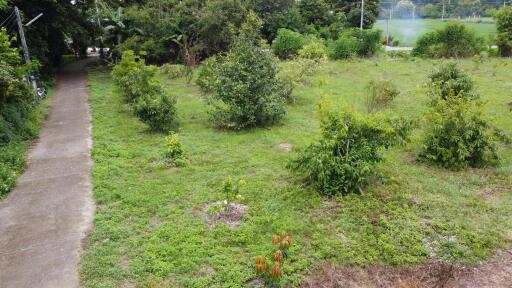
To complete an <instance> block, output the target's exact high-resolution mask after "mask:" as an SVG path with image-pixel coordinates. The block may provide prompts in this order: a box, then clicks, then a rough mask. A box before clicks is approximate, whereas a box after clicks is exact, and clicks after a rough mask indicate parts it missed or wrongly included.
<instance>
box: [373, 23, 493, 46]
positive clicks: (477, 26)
mask: <svg viewBox="0 0 512 288" xmlns="http://www.w3.org/2000/svg"><path fill="white" fill-rule="evenodd" d="M446 23H447V22H446V21H442V20H440V19H417V20H411V19H393V20H392V21H391V22H389V33H390V34H391V35H393V36H396V37H398V39H399V40H400V46H414V44H415V43H416V40H417V39H418V38H419V37H420V36H421V35H423V34H424V33H426V32H429V31H432V30H435V29H439V28H442V27H443V26H444V25H445V24H446ZM464 24H466V25H467V26H468V27H471V28H473V29H474V30H475V31H476V34H477V35H480V36H482V37H484V38H485V39H489V37H492V36H494V34H496V25H495V24H490V23H476V22H468V21H464ZM375 27H376V28H379V29H381V30H382V31H383V33H384V34H386V28H387V26H386V20H378V21H377V23H376V24H375Z"/></svg>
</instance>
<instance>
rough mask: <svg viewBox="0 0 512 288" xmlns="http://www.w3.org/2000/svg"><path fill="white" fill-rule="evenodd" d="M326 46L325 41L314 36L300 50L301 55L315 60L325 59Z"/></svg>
mask: <svg viewBox="0 0 512 288" xmlns="http://www.w3.org/2000/svg"><path fill="white" fill-rule="evenodd" d="M325 56H326V48H325V44H324V42H323V41H321V40H318V39H316V38H313V39H311V40H309V42H308V43H307V44H306V45H304V47H302V49H300V51H299V57H300V58H303V59H310V60H315V61H321V60H324V59H325Z"/></svg>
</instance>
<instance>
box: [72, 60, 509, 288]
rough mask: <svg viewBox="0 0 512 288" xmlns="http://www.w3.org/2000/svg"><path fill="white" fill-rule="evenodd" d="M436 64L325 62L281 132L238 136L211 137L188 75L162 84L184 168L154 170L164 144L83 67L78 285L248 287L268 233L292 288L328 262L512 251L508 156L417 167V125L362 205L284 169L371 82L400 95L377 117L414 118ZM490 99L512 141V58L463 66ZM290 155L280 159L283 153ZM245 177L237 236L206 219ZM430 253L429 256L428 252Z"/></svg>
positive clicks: (267, 247) (359, 101) (391, 154)
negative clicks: (90, 197)
mask: <svg viewBox="0 0 512 288" xmlns="http://www.w3.org/2000/svg"><path fill="white" fill-rule="evenodd" d="M437 64H439V62H438V61H430V60H416V61H406V60H389V59H385V58H379V59H369V60H357V61H354V62H327V63H325V64H323V65H322V67H321V69H320V71H319V73H318V74H317V76H316V77H315V78H314V79H313V81H312V84H311V86H309V87H304V88H301V89H298V90H297V91H296V92H295V96H296V97H297V102H296V103H295V104H293V105H290V106H289V107H288V114H287V116H286V118H285V119H284V121H283V122H282V124H280V125H277V126H274V127H271V128H268V129H254V130H251V131H246V132H238V133H235V132H226V131H218V130H216V129H214V128H212V127H211V125H210V122H209V120H208V116H207V108H208V107H207V105H206V103H205V99H204V97H203V96H201V93H200V92H199V90H198V89H197V88H196V87H195V86H194V85H187V84H186V83H185V82H184V80H183V79H178V80H173V81H169V80H165V79H164V78H163V77H162V79H164V81H165V85H166V87H167V88H168V89H169V90H170V91H172V93H174V94H175V95H176V96H177V98H178V111H179V117H180V121H181V126H180V131H179V133H180V138H181V140H182V143H183V145H184V149H185V150H186V152H187V154H188V159H189V162H190V163H189V164H188V166H186V167H184V168H179V169H168V168H165V167H163V166H162V165H160V164H159V161H160V160H161V159H162V155H163V153H164V149H165V148H164V137H165V135H162V134H156V133H151V132H149V131H148V130H147V128H146V126H145V125H143V124H142V123H141V122H139V121H138V120H137V118H136V117H134V116H133V115H132V113H131V112H130V109H129V107H128V105H127V104H124V103H123V102H122V98H121V96H120V94H119V93H118V92H116V90H115V89H114V85H113V82H112V79H111V77H110V75H109V73H108V71H105V70H104V69H99V68H91V69H90V70H89V81H90V98H91V99H90V101H91V105H92V113H93V141H94V147H93V158H94V163H95V164H94V168H93V182H94V197H95V199H96V203H97V210H96V217H95V222H94V223H95V227H94V229H93V231H92V232H91V233H90V236H89V238H88V240H87V241H86V245H85V248H84V249H85V251H84V254H83V257H82V262H81V283H82V285H83V286H84V287H133V286H137V287H160V286H159V285H163V284H170V286H172V287H243V286H250V285H251V283H252V282H251V281H253V280H254V279H255V277H256V275H255V271H254V258H255V257H256V256H257V255H260V254H263V255H269V253H270V252H271V251H272V245H271V241H270V238H271V236H272V234H274V233H277V232H280V231H287V232H288V233H290V234H291V235H292V238H293V245H292V247H291V250H290V258H289V260H288V261H287V262H286V264H285V267H284V274H285V276H284V279H283V280H284V282H285V283H286V284H287V285H288V287H297V286H298V285H299V284H300V283H301V281H302V279H303V278H304V277H305V275H307V274H308V273H312V272H315V271H316V269H317V268H318V267H319V266H321V265H322V264H323V263H325V262H332V263H334V264H336V265H346V264H355V265H364V264H370V263H377V264H382V265H410V264H416V263H423V262H426V261H428V260H429V259H431V258H434V257H435V258H443V259H446V260H449V261H460V262H475V261H478V260H481V259H485V258H486V257H488V256H490V255H492V254H493V253H494V252H495V250H496V249H499V248H504V247H510V246H511V244H512V213H511V211H512V193H510V192H511V187H512V176H511V175H512V147H506V146H500V149H499V152H500V155H501V156H502V157H503V161H502V165H501V166H500V167H499V168H487V169H480V170H477V169H468V170H465V171H460V172H453V171H447V170H443V169H437V168H433V167H430V166H427V165H425V164H421V163H418V162H417V161H416V155H417V154H418V151H419V149H420V145H421V136H422V129H418V130H417V131H415V133H414V135H413V140H412V143H410V144H409V145H408V146H406V147H400V148H394V149H392V150H390V151H388V152H387V153H386V154H385V155H386V156H385V158H386V161H385V162H384V163H382V164H381V165H380V169H381V171H382V174H383V175H384V179H385V181H381V182H382V183H381V182H378V183H373V184H372V185H370V186H369V187H368V188H367V189H366V190H365V191H364V193H363V194H362V195H357V194H354V195H349V196H346V197H343V198H339V199H327V198H324V197H322V196H320V195H318V193H316V192H315V191H312V190H311V189H309V188H308V187H305V186H304V185H303V184H302V182H301V181H300V176H299V175H296V174H294V173H292V172H291V171H290V170H289V169H287V168H286V165H287V163H289V161H290V160H291V159H293V158H294V157H295V156H296V151H295V149H297V148H301V147H304V146H306V145H308V144H309V143H311V142H312V141H314V140H315V139H316V138H317V137H318V135H319V130H318V129H319V121H318V113H317V105H318V104H319V103H320V102H321V101H323V100H325V101H330V102H331V103H333V105H335V106H337V107H339V108H340V109H354V110H358V111H361V112H364V111H365V108H364V107H365V106H364V86H365V85H366V83H367V82H368V81H369V80H370V79H389V80H393V81H395V83H396V85H397V86H398V87H399V89H400V90H401V94H400V96H399V97H398V98H397V99H395V101H394V104H393V106H392V107H390V108H389V109H388V110H387V111H386V112H385V113H390V114H400V115H404V116H408V117H417V118H421V117H422V116H423V115H424V113H425V112H426V111H427V103H428V101H429V99H428V98H427V96H426V91H425V88H424V87H423V85H422V84H423V83H424V82H425V80H426V77H427V75H428V74H429V73H430V71H432V69H434V67H435V65H437ZM461 65H462V66H463V67H464V68H465V69H466V70H468V71H469V72H470V73H471V74H472V75H473V77H474V78H475V81H476V86H477V89H478V92H480V93H481V96H482V98H483V99H485V100H487V101H489V102H488V104H487V108H486V109H487V111H488V112H489V116H490V117H493V118H494V119H495V123H496V124H497V126H498V127H500V128H502V129H504V131H506V133H508V134H509V135H512V113H510V112H509V111H508V107H507V105H506V103H508V102H510V101H512V96H511V94H510V91H511V90H512V82H511V81H510V79H509V78H510V74H511V73H512V61H511V60H501V59H492V60H489V61H488V62H487V63H485V64H481V65H480V66H479V67H476V66H475V65H476V64H475V63H473V62H472V61H471V60H467V61H461ZM282 143H288V144H291V145H293V148H294V150H292V151H291V152H288V151H286V150H283V149H280V148H279V144H282ZM228 175H231V176H232V177H233V178H234V179H240V178H243V179H245V180H246V181H247V183H248V184H247V186H245V187H244V188H243V190H242V194H243V196H244V198H245V200H244V203H245V204H246V205H248V207H249V208H248V210H247V212H246V213H245V215H244V217H243V222H242V224H241V225H240V226H239V227H238V228H230V227H229V226H227V225H223V224H219V225H213V224H211V223H209V222H208V221H207V209H208V206H209V205H210V204H212V203H214V202H215V201H218V200H221V199H223V195H222V193H221V185H222V181H223V180H224V179H225V178H226V176H228ZM433 255H436V256H433Z"/></svg>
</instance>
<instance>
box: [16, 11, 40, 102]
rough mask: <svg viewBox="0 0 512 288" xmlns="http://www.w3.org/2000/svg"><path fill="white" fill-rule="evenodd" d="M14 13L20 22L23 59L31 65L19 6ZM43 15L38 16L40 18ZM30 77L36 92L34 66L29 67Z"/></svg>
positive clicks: (19, 29) (19, 30) (19, 31)
mask: <svg viewBox="0 0 512 288" xmlns="http://www.w3.org/2000/svg"><path fill="white" fill-rule="evenodd" d="M14 14H16V22H17V23H18V33H19V34H20V43H21V49H22V50H23V59H24V60H25V63H26V64H27V65H30V55H29V53H28V47H27V41H26V40H25V32H24V31H23V24H22V23H21V16H20V10H19V9H18V7H17V6H14ZM39 17H41V16H38V17H37V18H39ZM34 21H35V20H33V21H30V22H29V23H30V24H32V22H34ZM28 79H29V82H30V84H31V85H32V89H33V90H34V92H35V91H36V90H37V83H36V79H35V78H34V75H33V73H32V68H30V67H29V72H28Z"/></svg>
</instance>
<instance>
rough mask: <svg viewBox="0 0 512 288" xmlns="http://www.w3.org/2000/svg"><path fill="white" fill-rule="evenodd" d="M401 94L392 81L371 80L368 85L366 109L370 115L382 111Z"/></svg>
mask: <svg viewBox="0 0 512 288" xmlns="http://www.w3.org/2000/svg"><path fill="white" fill-rule="evenodd" d="M399 94H400V91H399V90H398V89H397V88H396V86H395V85H394V84H393V83H392V82H391V81H375V80H370V82H368V84H367V85H366V107H367V110H368V113H372V112H375V111H377V110H380V109H382V108H384V107H386V106H387V105H389V103H390V102H391V101H393V99H395V98H396V97H397V96H398V95H399Z"/></svg>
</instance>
